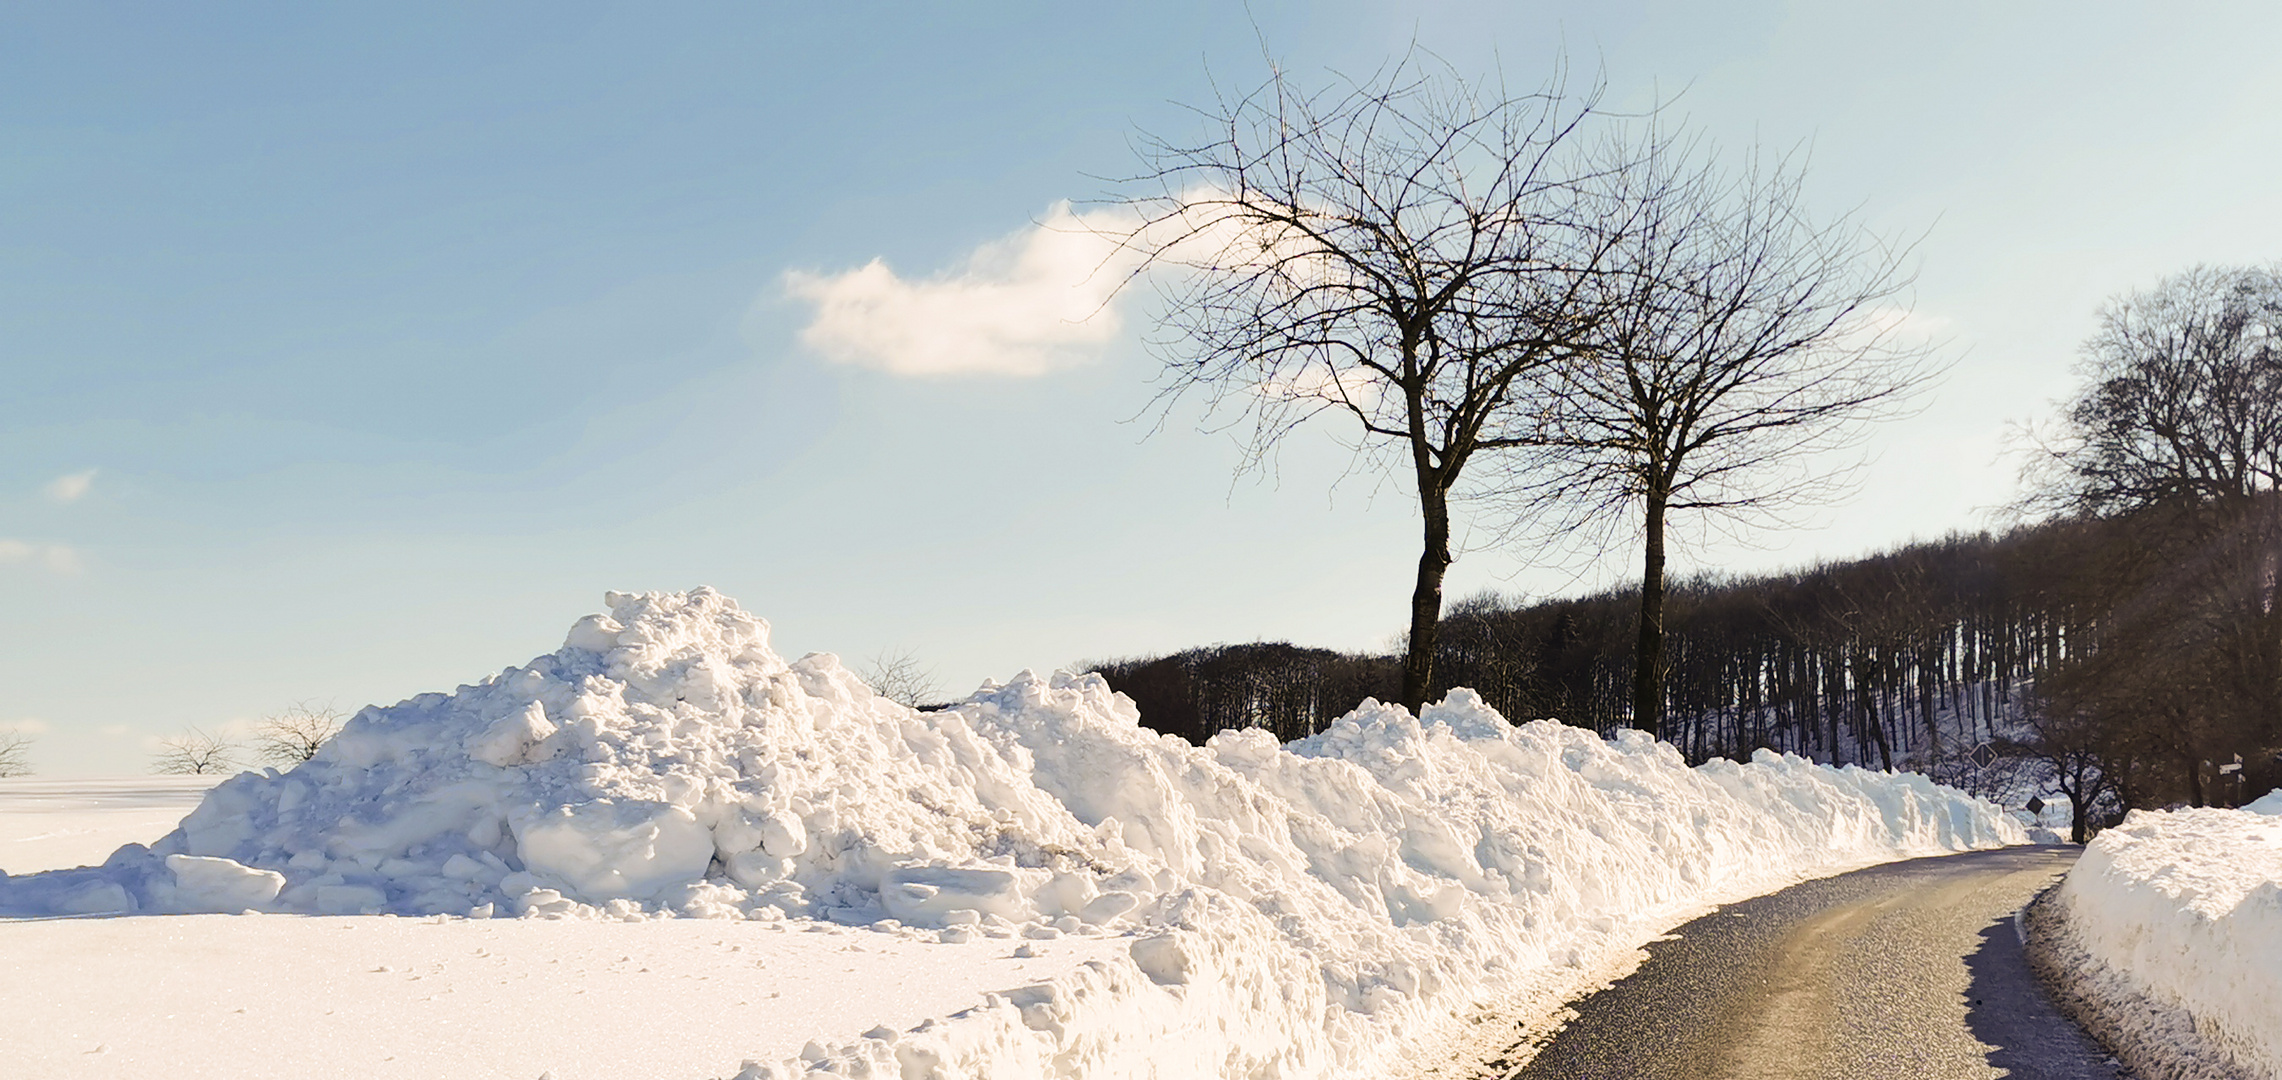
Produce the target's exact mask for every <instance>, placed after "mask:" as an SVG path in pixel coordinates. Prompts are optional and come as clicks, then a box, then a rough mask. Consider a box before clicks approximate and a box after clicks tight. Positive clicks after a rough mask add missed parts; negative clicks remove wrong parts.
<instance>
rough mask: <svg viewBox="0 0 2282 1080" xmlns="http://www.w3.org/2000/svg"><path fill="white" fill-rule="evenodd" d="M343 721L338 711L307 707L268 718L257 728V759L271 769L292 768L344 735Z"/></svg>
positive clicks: (303, 705)
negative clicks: (277, 767)
mask: <svg viewBox="0 0 2282 1080" xmlns="http://www.w3.org/2000/svg"><path fill="white" fill-rule="evenodd" d="M342 720H343V717H342V716H341V714H340V713H339V712H338V711H336V710H333V709H329V708H320V707H317V706H313V705H309V704H307V703H303V704H300V705H295V706H293V707H292V708H289V709H286V710H285V711H283V712H280V713H277V714H275V715H272V716H267V717H264V718H262V721H261V723H259V724H257V725H255V726H254V737H253V746H252V749H253V752H254V756H255V757H256V758H257V759H259V760H261V761H264V762H267V763H269V764H271V765H276V766H279V767H281V768H292V767H293V766H295V765H299V764H301V763H302V762H304V761H307V760H309V759H310V758H313V757H316V756H317V749H318V747H321V746H323V745H325V740H327V739H330V738H332V737H333V736H335V735H338V734H340V731H341V722H342Z"/></svg>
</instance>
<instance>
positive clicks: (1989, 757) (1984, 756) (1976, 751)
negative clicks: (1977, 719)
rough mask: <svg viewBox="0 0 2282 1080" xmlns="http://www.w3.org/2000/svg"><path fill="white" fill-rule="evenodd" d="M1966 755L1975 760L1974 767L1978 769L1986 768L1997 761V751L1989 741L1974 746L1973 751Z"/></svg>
mask: <svg viewBox="0 0 2282 1080" xmlns="http://www.w3.org/2000/svg"><path fill="white" fill-rule="evenodd" d="M1965 756H1966V758H1967V759H1968V760H1970V761H1972V762H1973V767H1974V768H1976V769H1986V768H1988V767H1989V766H1991V765H1994V764H1996V763H1997V752H1996V750H1994V749H1992V748H1991V747H1990V746H1989V744H1988V743H1982V744H1981V745H1979V746H1976V747H1974V748H1973V750H1972V752H1971V753H1968V754H1966V755H1965Z"/></svg>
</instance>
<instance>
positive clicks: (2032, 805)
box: [2028, 795, 2044, 814]
mask: <svg viewBox="0 0 2282 1080" xmlns="http://www.w3.org/2000/svg"><path fill="white" fill-rule="evenodd" d="M2028 812H2029V813H2031V814H2041V813H2043V812H2044V800H2043V799H2039V798H2037V797H2036V796H2034V795H2031V796H2029V797H2028Z"/></svg>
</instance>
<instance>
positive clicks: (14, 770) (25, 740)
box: [0, 731, 32, 777]
mask: <svg viewBox="0 0 2282 1080" xmlns="http://www.w3.org/2000/svg"><path fill="white" fill-rule="evenodd" d="M31 751H32V737H31V736H29V735H26V734H24V733H23V732H21V731H0V777H7V776H30V775H31V774H32V753H31Z"/></svg>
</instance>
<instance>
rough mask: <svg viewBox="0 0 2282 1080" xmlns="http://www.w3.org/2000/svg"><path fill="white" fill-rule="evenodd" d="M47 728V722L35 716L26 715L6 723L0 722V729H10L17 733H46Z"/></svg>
mask: <svg viewBox="0 0 2282 1080" xmlns="http://www.w3.org/2000/svg"><path fill="white" fill-rule="evenodd" d="M47 730H48V722H47V721H45V720H41V719H39V718H37V717H26V718H24V719H22V720H10V721H8V722H7V723H4V724H0V731H12V732H15V733H16V734H18V735H44V734H46V733H47Z"/></svg>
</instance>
